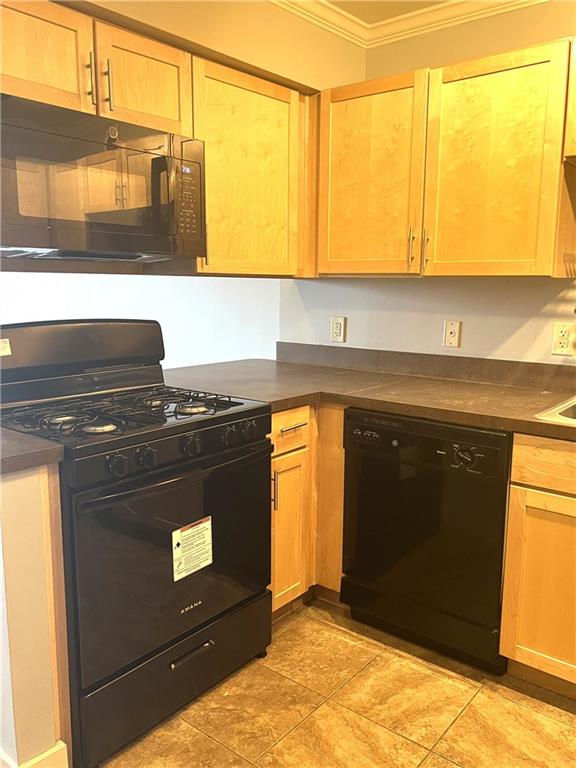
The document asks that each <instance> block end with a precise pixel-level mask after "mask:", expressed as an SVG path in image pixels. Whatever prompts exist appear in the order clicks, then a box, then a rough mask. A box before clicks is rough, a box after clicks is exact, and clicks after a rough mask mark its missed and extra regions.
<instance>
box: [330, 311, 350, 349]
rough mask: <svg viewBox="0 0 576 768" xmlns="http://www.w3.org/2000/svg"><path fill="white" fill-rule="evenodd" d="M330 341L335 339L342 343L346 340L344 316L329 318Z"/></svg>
mask: <svg viewBox="0 0 576 768" xmlns="http://www.w3.org/2000/svg"><path fill="white" fill-rule="evenodd" d="M330 341H335V342H338V343H339V344H343V343H344V342H345V341H346V318H345V317H331V318H330Z"/></svg>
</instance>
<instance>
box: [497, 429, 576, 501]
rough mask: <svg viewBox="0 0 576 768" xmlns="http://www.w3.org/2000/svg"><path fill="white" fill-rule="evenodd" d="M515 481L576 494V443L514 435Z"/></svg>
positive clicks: (513, 464) (513, 467)
mask: <svg viewBox="0 0 576 768" xmlns="http://www.w3.org/2000/svg"><path fill="white" fill-rule="evenodd" d="M512 482H514V483H522V484H523V485H534V486H537V487H538V488H549V489H550V490H552V491H560V492H561V493H568V494H572V495H575V496H576V443H571V442H568V441H567V440H551V439H549V438H546V437H534V436H532V435H514V450H513V453H512Z"/></svg>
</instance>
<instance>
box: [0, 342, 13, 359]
mask: <svg viewBox="0 0 576 768" xmlns="http://www.w3.org/2000/svg"><path fill="white" fill-rule="evenodd" d="M11 354H12V349H11V348H10V339H0V357H7V356H8V355H11Z"/></svg>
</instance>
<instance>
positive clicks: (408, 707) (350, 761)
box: [105, 602, 576, 768]
mask: <svg viewBox="0 0 576 768" xmlns="http://www.w3.org/2000/svg"><path fill="white" fill-rule="evenodd" d="M105 765H106V768H191V767H192V766H194V768H248V767H249V766H251V765H252V766H258V768H372V767H373V766H374V768H571V766H576V702H574V701H571V700H569V699H565V698H563V697H561V696H558V695H556V694H553V693H550V692H548V691H544V690H543V689H541V688H537V687H535V686H532V685H529V684H527V683H521V682H520V681H518V680H515V679H514V678H511V677H509V676H506V675H505V676H504V677H501V678H497V677H492V676H491V675H489V674H487V673H484V672H481V671H480V670H478V669H475V668H472V667H469V666H467V665H465V664H462V663H460V662H455V661H452V660H450V659H447V658H445V657H443V656H440V655H438V654H435V653H433V652H431V651H428V650H426V649H423V648H420V647H418V646H415V645H412V644H410V643H407V642H405V641H402V640H399V639H397V638H394V637H392V636H391V635H387V634H385V633H384V632H380V631H378V630H375V629H371V628H369V627H366V626H364V625H362V624H358V623H357V622H355V621H353V620H352V619H350V618H348V617H347V614H346V613H345V612H344V611H343V610H342V609H339V608H334V607H332V606H329V605H328V604H326V603H321V602H316V603H314V604H313V605H311V606H308V607H304V608H300V609H299V610H297V611H293V612H292V613H289V614H288V615H286V616H285V617H283V618H282V619H280V620H279V621H278V622H276V623H275V624H274V638H273V642H272V645H271V647H270V648H269V652H268V656H267V657H266V658H265V659H262V660H259V661H253V662H252V663H251V664H248V665H247V666H246V667H244V668H243V669H241V670H240V671H239V672H237V673H235V674H234V675H231V676H230V677H229V678H227V679H226V680H224V681H223V682H222V683H220V684H219V685H218V686H216V687H214V688H213V689H212V690H210V691H208V692H207V693H206V694H204V695H203V696H201V697H200V698H199V699H197V700H196V701H194V702H193V703H192V704H190V705H189V706H188V707H186V708H184V709H183V710H181V711H180V712H178V714H177V715H175V716H174V717H172V718H171V719H170V720H168V721H166V722H165V723H163V724H162V725H160V726H159V727H158V728H156V730H154V731H152V732H151V733H150V734H148V735H147V736H145V737H143V738H142V739H140V740H139V741H137V742H135V743H134V744H132V745H131V746H130V747H128V748H127V749H125V750H124V751H123V752H121V753H119V754H118V755H116V756H115V757H114V758H112V759H111V760H109V761H108V762H107V763H106V764H105Z"/></svg>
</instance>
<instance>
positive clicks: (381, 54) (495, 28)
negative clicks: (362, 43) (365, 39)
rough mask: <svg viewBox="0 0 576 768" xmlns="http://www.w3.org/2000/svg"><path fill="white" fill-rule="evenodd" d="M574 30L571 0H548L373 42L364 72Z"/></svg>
mask: <svg viewBox="0 0 576 768" xmlns="http://www.w3.org/2000/svg"><path fill="white" fill-rule="evenodd" d="M575 34H576V1H575V0H550V2H545V3H541V4H538V5H533V6H529V7H527V8H519V9H517V10H514V11H510V12H508V13H501V14H498V15H497V16H490V17H488V18H486V19H480V20H478V21H473V22H468V23H466V24H459V25H458V26H455V27H449V28H446V29H439V30H437V31H435V32H430V33H428V34H425V35H418V37H412V38H409V39H407V40H399V41H398V42H395V43H388V44H386V45H381V46H379V47H378V48H372V49H371V50H369V51H368V52H367V56H366V77H367V78H373V77H381V76H383V75H388V74H393V73H396V72H406V71H408V70H411V69H419V68H420V67H440V66H443V65H445V64H452V63H456V62H458V61H465V60H466V59H474V58H478V57H482V56H489V55H491V54H494V53H503V52H506V51H511V50H514V49H515V48H522V47H524V46H528V45H534V44H537V43H543V42H548V41H550V40H557V39H560V38H562V37H569V36H571V35H575Z"/></svg>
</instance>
